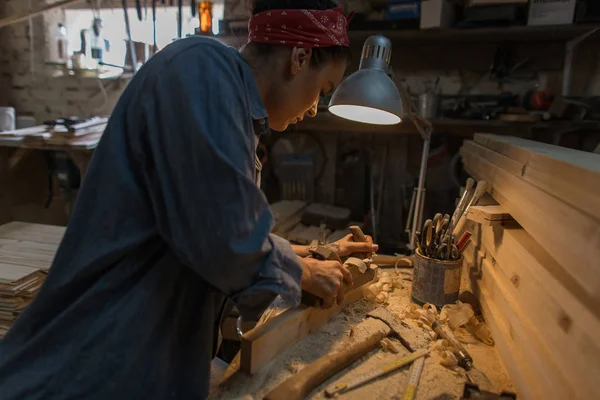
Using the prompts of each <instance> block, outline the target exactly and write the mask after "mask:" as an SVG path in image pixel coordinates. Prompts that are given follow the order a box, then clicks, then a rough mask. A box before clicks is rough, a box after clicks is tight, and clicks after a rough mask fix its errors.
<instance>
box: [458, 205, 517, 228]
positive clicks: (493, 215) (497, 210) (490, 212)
mask: <svg viewBox="0 0 600 400" xmlns="http://www.w3.org/2000/svg"><path fill="white" fill-rule="evenodd" d="M467 218H468V219H470V220H471V221H475V222H478V223H480V224H485V225H489V226H491V225H503V224H508V223H510V222H514V219H513V217H511V215H510V214H509V213H507V212H506V211H505V210H504V208H502V206H471V208H469V212H468V213H467Z"/></svg>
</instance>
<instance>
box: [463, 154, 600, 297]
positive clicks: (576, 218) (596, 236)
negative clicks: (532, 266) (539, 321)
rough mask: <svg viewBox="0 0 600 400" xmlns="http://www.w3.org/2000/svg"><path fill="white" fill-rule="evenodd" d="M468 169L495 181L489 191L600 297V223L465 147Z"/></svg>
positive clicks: (572, 275) (562, 264)
mask: <svg viewBox="0 0 600 400" xmlns="http://www.w3.org/2000/svg"><path fill="white" fill-rule="evenodd" d="M461 154H463V162H464V165H465V168H466V169H467V171H468V172H469V173H470V174H472V175H473V176H474V177H475V178H477V179H478V180H482V179H484V180H486V181H488V182H489V183H490V184H491V186H492V187H491V188H490V189H488V192H489V193H490V194H491V195H492V196H493V197H494V199H496V200H497V201H498V202H499V203H500V204H501V205H502V206H503V207H504V208H505V209H506V210H507V211H508V212H509V213H510V214H511V216H512V217H513V218H514V219H515V220H516V221H517V222H518V223H519V224H521V226H523V228H525V229H526V230H527V232H528V233H529V234H530V235H531V236H532V237H533V238H534V240H536V241H537V242H538V243H539V244H540V245H541V246H542V247H543V248H544V249H545V250H546V251H547V252H548V253H549V254H550V255H551V256H552V257H554V258H555V259H556V260H557V261H558V263H559V264H560V265H561V266H562V269H563V270H564V271H565V272H567V273H568V274H569V275H570V276H571V277H572V278H573V279H574V280H575V281H577V282H578V284H579V285H580V287H581V288H582V290H584V291H585V292H586V293H587V294H588V295H590V296H591V297H592V298H593V299H594V301H599V300H600V280H598V276H600V262H598V260H600V223H599V221H598V220H596V219H594V218H591V217H590V216H588V215H587V214H584V213H582V212H581V211H579V210H577V209H575V208H573V207H571V206H570V205H568V204H566V203H564V202H563V201H561V200H559V199H557V198H556V197H554V196H552V195H550V194H548V193H547V192H545V191H543V190H541V189H539V188H537V187H535V186H533V185H531V184H529V183H528V182H525V181H523V180H522V179H520V178H518V177H516V176H514V175H512V174H510V173H509V172H507V171H506V170H504V169H502V168H499V167H497V166H496V165H494V164H493V163H491V162H489V161H488V160H486V159H484V158H482V157H479V156H478V155H477V154H474V153H473V152H470V151H468V150H467V149H465V148H462V149H461Z"/></svg>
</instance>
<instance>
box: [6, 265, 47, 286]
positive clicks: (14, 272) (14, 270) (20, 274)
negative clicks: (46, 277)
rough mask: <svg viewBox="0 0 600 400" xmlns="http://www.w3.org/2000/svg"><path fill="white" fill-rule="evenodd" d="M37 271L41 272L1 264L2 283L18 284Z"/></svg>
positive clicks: (30, 268) (34, 269) (19, 266)
mask: <svg viewBox="0 0 600 400" xmlns="http://www.w3.org/2000/svg"><path fill="white" fill-rule="evenodd" d="M37 271H39V269H37V268H32V267H25V266H22V265H14V264H2V263H0V282H2V283H18V282H19V281H20V280H22V279H25V278H27V277H28V276H29V275H31V274H33V273H35V272H37Z"/></svg>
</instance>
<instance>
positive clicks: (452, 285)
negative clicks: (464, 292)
mask: <svg viewBox="0 0 600 400" xmlns="http://www.w3.org/2000/svg"><path fill="white" fill-rule="evenodd" d="M462 261H463V256H462V255H461V256H460V257H459V259H458V260H455V261H441V260H435V259H433V258H429V257H426V256H424V255H423V254H422V253H421V252H420V250H418V249H417V250H416V251H415V267H414V272H413V281H412V293H411V297H412V300H413V301H414V302H415V303H417V304H419V305H423V304H425V303H430V304H433V305H435V306H436V307H440V308H441V307H443V306H444V305H446V304H454V303H456V301H457V300H458V295H459V291H460V277H461V270H462Z"/></svg>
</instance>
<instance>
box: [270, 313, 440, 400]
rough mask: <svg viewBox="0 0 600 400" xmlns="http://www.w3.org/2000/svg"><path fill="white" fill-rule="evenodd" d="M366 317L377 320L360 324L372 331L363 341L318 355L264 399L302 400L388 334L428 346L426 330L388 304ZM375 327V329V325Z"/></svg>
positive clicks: (407, 343) (406, 342)
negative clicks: (388, 306)
mask: <svg viewBox="0 0 600 400" xmlns="http://www.w3.org/2000/svg"><path fill="white" fill-rule="evenodd" d="M367 318H369V319H372V320H376V322H375V323H373V321H363V322H362V323H361V324H359V325H358V327H360V328H361V329H366V330H368V331H370V334H369V336H368V337H367V338H366V339H365V340H364V341H362V342H358V343H355V344H353V345H350V346H344V347H343V348H342V349H341V350H340V351H338V352H336V353H333V354H327V355H325V356H323V357H321V358H319V359H318V360H317V361H315V362H314V363H312V364H310V365H309V366H307V367H305V368H304V369H303V370H302V371H300V372H299V373H297V374H295V375H293V376H292V377H291V378H289V379H287V380H286V381H284V382H283V383H281V384H280V385H279V386H277V387H276V388H275V389H273V390H272V391H270V392H269V393H268V394H267V395H266V396H265V397H264V399H265V400H302V399H304V398H306V397H307V396H308V395H309V394H310V392H312V391H313V390H314V389H315V388H316V387H317V386H319V385H320V384H321V383H323V382H325V381H326V380H328V379H329V378H331V377H332V376H334V375H335V374H337V373H339V372H340V371H342V370H344V369H345V368H346V367H347V366H349V365H350V364H352V363H353V362H354V361H356V360H358V359H359V358H361V357H363V356H364V355H366V354H368V353H369V352H370V351H371V350H374V349H376V348H377V347H378V346H379V342H381V340H382V339H384V338H386V337H388V336H394V337H396V338H398V339H399V340H400V342H401V343H402V345H403V346H404V347H405V348H406V349H407V350H408V351H411V352H414V351H416V350H420V349H425V348H427V347H428V340H427V339H426V338H425V335H424V334H422V333H421V334H419V333H420V332H417V331H416V330H414V329H413V328H411V327H410V326H408V325H407V324H406V323H405V322H403V321H401V320H400V319H399V318H398V317H396V316H395V315H394V314H392V313H391V312H390V311H388V310H387V309H386V308H383V307H379V308H376V309H375V310H373V311H371V312H370V313H369V314H367ZM361 325H363V326H361ZM374 327H375V329H373V328H374Z"/></svg>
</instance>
